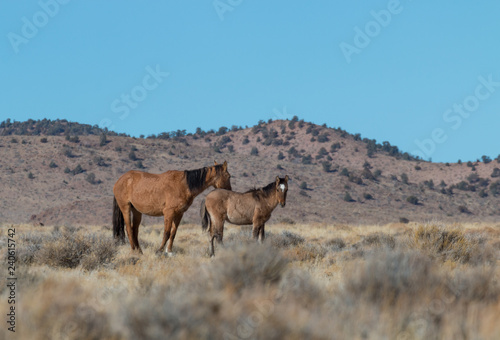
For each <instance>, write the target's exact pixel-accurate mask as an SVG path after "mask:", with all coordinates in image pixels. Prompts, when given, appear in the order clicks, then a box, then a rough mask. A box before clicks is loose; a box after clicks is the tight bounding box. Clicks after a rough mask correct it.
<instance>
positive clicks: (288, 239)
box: [270, 230, 305, 249]
mask: <svg viewBox="0 0 500 340" xmlns="http://www.w3.org/2000/svg"><path fill="white" fill-rule="evenodd" d="M270 239H271V244H272V245H273V247H275V248H278V249H282V248H288V247H290V246H297V245H299V244H302V243H304V242H305V239H304V238H303V237H302V236H300V235H298V234H295V233H292V232H290V231H286V230H283V231H282V232H281V233H280V234H278V235H271V237H270Z"/></svg>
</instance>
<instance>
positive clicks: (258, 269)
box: [209, 243, 288, 291]
mask: <svg viewBox="0 0 500 340" xmlns="http://www.w3.org/2000/svg"><path fill="white" fill-rule="evenodd" d="M287 263H288V261H287V260H286V259H285V258H283V256H281V254H280V253H279V252H278V251H277V250H276V249H273V248H271V247H269V246H266V245H265V244H264V245H260V244H256V243H250V244H246V245H242V246H238V247H232V249H225V250H223V251H221V252H220V254H218V255H217V257H216V258H215V261H214V263H213V265H212V267H211V268H210V271H209V273H210V279H211V284H213V285H214V286H215V288H216V289H223V288H228V287H231V289H234V290H235V291H239V290H241V289H242V288H244V287H249V286H251V285H255V284H259V285H261V284H268V283H275V282H277V281H278V280H279V279H280V278H281V275H282V274H283V272H284V270H285V268H286V265H287Z"/></svg>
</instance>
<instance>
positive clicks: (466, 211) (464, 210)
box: [458, 205, 471, 214]
mask: <svg viewBox="0 0 500 340" xmlns="http://www.w3.org/2000/svg"><path fill="white" fill-rule="evenodd" d="M458 211H459V212H461V213H462V214H470V213H471V212H470V210H469V209H468V208H467V207H466V206H465V205H459V206H458Z"/></svg>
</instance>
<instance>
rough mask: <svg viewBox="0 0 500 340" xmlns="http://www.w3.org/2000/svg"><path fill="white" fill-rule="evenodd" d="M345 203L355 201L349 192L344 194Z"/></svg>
mask: <svg viewBox="0 0 500 340" xmlns="http://www.w3.org/2000/svg"><path fill="white" fill-rule="evenodd" d="M344 201H346V202H353V201H354V200H353V199H352V197H351V194H349V192H348V191H346V192H345V194H344Z"/></svg>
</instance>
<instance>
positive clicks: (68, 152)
mask: <svg viewBox="0 0 500 340" xmlns="http://www.w3.org/2000/svg"><path fill="white" fill-rule="evenodd" d="M63 155H64V156H66V157H68V158H73V157H75V155H74V154H73V151H72V150H71V148H70V147H69V146H66V145H65V146H64V148H63Z"/></svg>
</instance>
